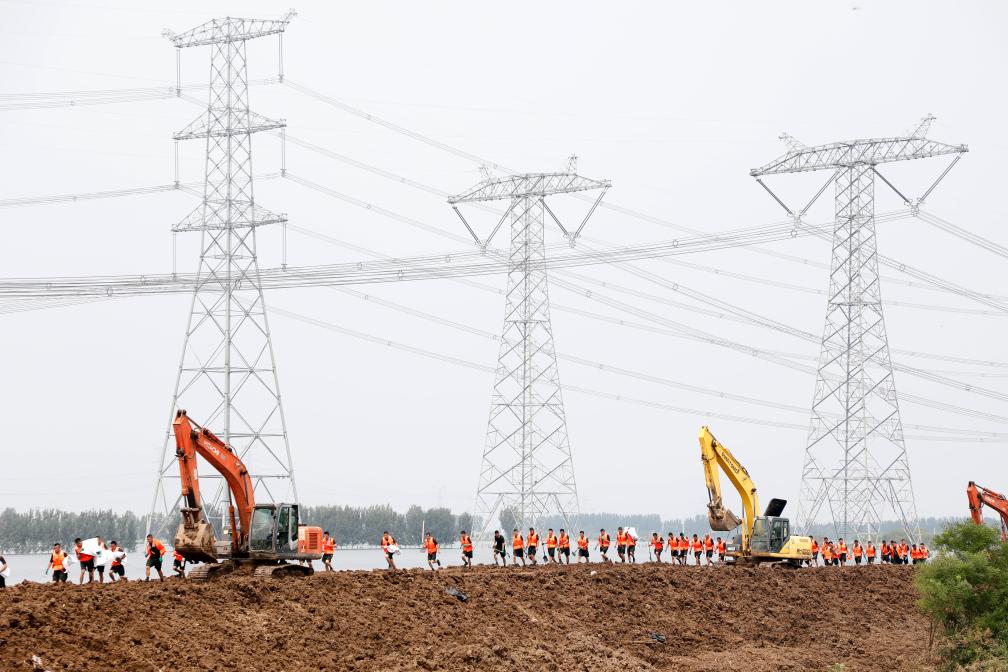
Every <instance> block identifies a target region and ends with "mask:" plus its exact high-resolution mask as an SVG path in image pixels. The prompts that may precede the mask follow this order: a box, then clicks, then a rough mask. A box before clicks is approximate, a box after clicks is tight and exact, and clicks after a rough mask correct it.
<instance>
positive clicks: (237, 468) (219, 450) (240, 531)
mask: <svg viewBox="0 0 1008 672" xmlns="http://www.w3.org/2000/svg"><path fill="white" fill-rule="evenodd" d="M172 430H173V431H174V433H175V455H176V457H177V458H178V465H179V475H180V477H181V481H182V499H183V504H184V505H183V507H182V523H181V524H180V525H179V528H178V532H177V533H176V534H175V549H176V550H177V551H178V552H179V553H181V554H182V555H183V556H185V557H186V559H188V560H193V561H199V562H216V560H217V558H216V549H215V539H214V536H213V526H211V525H210V523H209V522H208V521H207V520H206V516H205V514H204V510H203V501H202V499H201V498H200V491H199V476H198V473H197V469H196V456H197V455H199V456H200V457H202V458H203V459H204V460H206V461H207V463H209V464H210V466H212V467H213V468H214V469H215V470H216V471H217V472H218V473H220V474H221V476H223V477H224V480H225V481H226V482H227V484H228V488H229V490H230V491H231V506H230V510H229V511H228V514H229V519H230V527H231V550H232V553H234V552H237V551H238V550H239V549H242V548H247V545H248V544H247V542H248V533H249V525H250V523H251V520H252V509H253V508H254V507H255V496H254V495H253V492H252V490H253V486H252V478H251V477H250V476H249V473H248V469H246V468H245V465H244V464H243V463H242V461H241V459H239V457H238V455H236V454H235V452H234V451H233V450H232V449H231V447H230V446H228V445H227V444H226V443H224V442H223V441H221V440H220V439H219V438H217V436H216V435H214V433H213V432H211V431H210V430H209V429H207V428H205V427H200V426H199V425H198V424H196V423H194V422H193V421H192V420H190V419H189V416H188V415H187V414H186V412H185V411H184V410H179V411H177V412H176V413H175V419H174V420H173V421H172ZM236 514H237V520H235V515H236Z"/></svg>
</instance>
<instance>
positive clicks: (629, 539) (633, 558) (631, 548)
mask: <svg viewBox="0 0 1008 672" xmlns="http://www.w3.org/2000/svg"><path fill="white" fill-rule="evenodd" d="M626 557H627V560H629V561H630V562H633V563H636V562H637V539H636V538H635V537H634V536H633V535H632V534H630V530H629V529H628V530H627V535H626Z"/></svg>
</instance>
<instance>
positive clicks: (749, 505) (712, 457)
mask: <svg viewBox="0 0 1008 672" xmlns="http://www.w3.org/2000/svg"><path fill="white" fill-rule="evenodd" d="M700 458H701V460H702V461H703V467H704V478H705V479H706V481H707V494H708V496H709V499H710V502H709V503H708V504H707V518H708V520H709V521H710V526H711V529H712V530H722V531H727V530H734V529H735V528H736V527H738V526H739V525H740V524H741V523H742V522H743V520H740V519H739V517H738V516H736V515H735V514H734V513H732V512H731V511H730V510H728V509H727V508H726V507H725V505H724V501H723V500H722V498H721V479H720V476H719V469H720V470H723V471H724V473H725V476H727V477H728V480H729V481H731V484H732V485H733V486H735V490H736V491H738V494H739V496H740V497H741V498H742V509H743V517H744V522H745V526H744V527H743V532H742V537H743V545H744V546H747V545H748V540H749V536H750V535H751V534H752V528H753V521H754V520H755V518H756V511H757V510H758V509H759V499H758V497H757V495H756V484H755V483H753V481H752V479H751V478H750V477H749V472H748V471H746V469H745V467H743V466H742V464H741V463H740V462H739V461H738V460H736V459H735V457H734V456H733V455H732V454H731V452H729V450H728V449H727V448H725V447H724V446H723V445H722V444H721V443H719V442H718V440H717V439H715V438H714V435H713V434H711V431H710V429H709V428H708V427H707V426H706V425H705V426H703V427H701V428H700Z"/></svg>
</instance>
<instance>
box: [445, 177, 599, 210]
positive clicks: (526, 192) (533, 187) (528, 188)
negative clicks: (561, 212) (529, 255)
mask: <svg viewBox="0 0 1008 672" xmlns="http://www.w3.org/2000/svg"><path fill="white" fill-rule="evenodd" d="M610 186H612V184H611V182H610V181H609V180H595V179H592V178H588V177H582V176H581V175H578V174H576V173H525V174H523V175H509V176H507V177H494V178H490V179H486V180H483V181H482V182H480V183H479V184H477V185H476V186H475V187H472V188H471V189H469V190H467V191H464V192H462V193H461V194H457V195H455V196H452V197H450V198H449V199H448V202H449V203H451V204H453V205H454V204H455V203H473V202H477V201H498V200H510V199H514V198H523V197H526V196H534V197H540V198H541V197H544V196H550V195H552V194H570V193H574V192H577V191H591V190H593V189H608V188H609V187H610Z"/></svg>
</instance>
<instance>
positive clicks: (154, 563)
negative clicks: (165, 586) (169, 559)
mask: <svg viewBox="0 0 1008 672" xmlns="http://www.w3.org/2000/svg"><path fill="white" fill-rule="evenodd" d="M164 554H165V546H164V544H162V543H161V542H160V541H159V540H157V539H155V538H154V535H153V534H148V535H147V572H146V574H147V578H146V579H144V580H145V581H150V570H151V568H154V570H155V571H157V574H158V578H159V579H160V580H161V581H164V574H163V573H162V572H161V561H162V559H163V558H164Z"/></svg>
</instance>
